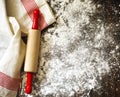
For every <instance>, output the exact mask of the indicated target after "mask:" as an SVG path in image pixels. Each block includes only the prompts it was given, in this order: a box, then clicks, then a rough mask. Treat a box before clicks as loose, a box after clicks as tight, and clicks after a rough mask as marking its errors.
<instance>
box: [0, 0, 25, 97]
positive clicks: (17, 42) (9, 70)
mask: <svg viewBox="0 0 120 97" xmlns="http://www.w3.org/2000/svg"><path fill="white" fill-rule="evenodd" d="M0 12H1V14H0V22H1V23H0V42H1V43H0V97H16V94H17V90H18V88H19V84H20V69H21V66H22V64H23V60H24V56H25V44H24V42H23V41H22V39H21V31H20V27H19V24H18V23H17V21H16V19H15V18H14V17H9V18H8V17H7V15H6V8H5V0H0Z"/></svg>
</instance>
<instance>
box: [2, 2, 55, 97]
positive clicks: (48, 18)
mask: <svg viewBox="0 0 120 97" xmlns="http://www.w3.org/2000/svg"><path fill="white" fill-rule="evenodd" d="M5 4H7V5H6V6H5ZM6 7H7V10H6ZM35 8H39V9H40V12H41V15H40V25H39V29H40V30H42V29H44V28H46V27H47V26H48V25H50V24H51V23H53V22H54V21H55V18H54V16H53V14H52V13H51V10H50V9H49V6H48V4H47V3H46V1H44V0H14V1H13V0H0V97H16V95H17V90H18V88H19V84H20V69H21V66H22V64H23V60H24V56H25V44H24V42H23V41H22V39H21V31H22V32H24V33H28V30H29V29H30V28H31V25H32V12H33V10H34V9H35ZM7 15H9V16H12V17H7Z"/></svg>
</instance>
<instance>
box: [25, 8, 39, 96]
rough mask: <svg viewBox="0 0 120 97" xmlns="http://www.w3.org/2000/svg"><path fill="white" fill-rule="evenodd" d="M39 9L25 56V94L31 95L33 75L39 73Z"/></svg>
mask: <svg viewBox="0 0 120 97" xmlns="http://www.w3.org/2000/svg"><path fill="white" fill-rule="evenodd" d="M39 14H40V13H39V9H35V10H34V12H33V23H32V29H30V30H29V33H28V40H27V49H26V56H25V66H24V71H25V72H26V73H27V79H26V80H27V81H26V89H25V92H26V93H27V94H30V93H31V92H32V80H33V75H34V73H35V72H36V71H37V64H38V56H39V55H38V54H39V45H40V31H39V30H38V20H39Z"/></svg>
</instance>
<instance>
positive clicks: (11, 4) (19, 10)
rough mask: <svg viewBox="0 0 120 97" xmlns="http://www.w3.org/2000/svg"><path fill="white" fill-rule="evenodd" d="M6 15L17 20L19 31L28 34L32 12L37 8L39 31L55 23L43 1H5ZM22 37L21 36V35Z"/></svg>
mask: <svg viewBox="0 0 120 97" xmlns="http://www.w3.org/2000/svg"><path fill="white" fill-rule="evenodd" d="M6 4H7V5H6V6H7V13H8V15H9V16H14V17H16V19H17V20H18V22H19V24H20V27H21V31H22V32H23V33H25V34H27V33H28V31H29V29H30V28H31V25H32V19H33V18H32V12H33V10H34V9H36V8H39V10H40V13H41V14H40V20H39V29H40V30H43V29H44V28H46V27H47V26H48V25H50V24H52V23H53V22H54V21H55V17H54V15H53V13H52V11H51V9H50V7H49V6H48V4H47V2H46V1H45V0H14V1H13V0H6ZM22 35H23V34H22Z"/></svg>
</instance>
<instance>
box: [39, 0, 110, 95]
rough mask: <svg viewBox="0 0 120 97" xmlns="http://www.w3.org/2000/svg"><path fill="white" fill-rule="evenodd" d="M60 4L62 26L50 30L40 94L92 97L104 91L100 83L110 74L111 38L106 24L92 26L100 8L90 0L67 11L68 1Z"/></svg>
mask: <svg viewBox="0 0 120 97" xmlns="http://www.w3.org/2000/svg"><path fill="white" fill-rule="evenodd" d="M57 2H61V3H60V5H59V6H60V8H59V9H57V12H56V15H57V16H58V18H57V23H58V24H57V26H56V27H55V28H51V29H49V30H48V32H50V33H46V34H45V36H44V40H46V43H43V44H42V45H43V47H44V48H46V47H47V48H49V49H48V50H47V51H46V49H43V51H42V56H43V57H42V60H41V63H44V61H46V64H45V66H44V68H45V69H46V70H45V71H46V74H45V75H44V76H45V80H43V81H42V82H41V84H40V87H41V90H40V93H41V95H42V97H44V96H45V97H46V96H47V95H53V96H55V97H59V96H63V97H72V96H74V95H75V94H78V95H80V97H83V96H89V93H90V91H91V90H95V89H96V90H97V89H99V88H100V87H101V86H100V83H99V81H98V80H101V78H102V76H104V75H105V74H106V73H108V72H109V70H110V68H109V64H108V61H107V59H105V51H104V48H105V47H106V44H108V41H109V40H110V39H111V37H108V36H107V35H106V34H105V28H104V24H103V23H102V20H100V19H98V20H95V21H97V23H93V22H91V20H90V16H92V14H93V13H94V12H95V9H96V8H95V6H94V5H93V4H92V3H91V1H90V0H84V2H82V1H80V0H74V1H73V2H72V3H70V4H68V5H66V6H64V7H62V6H63V5H65V4H67V2H68V1H64V0H61V1H57V0H56V4H57ZM52 3H53V2H52V1H51V4H52ZM52 6H53V7H54V6H55V3H53V5H52ZM54 8H55V7H54ZM57 8H58V7H57ZM51 32H54V33H53V34H52V35H51ZM46 44H47V45H46ZM48 44H49V47H48ZM46 55H47V56H46ZM44 56H45V57H44ZM40 75H41V72H40ZM40 78H41V77H40Z"/></svg>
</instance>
